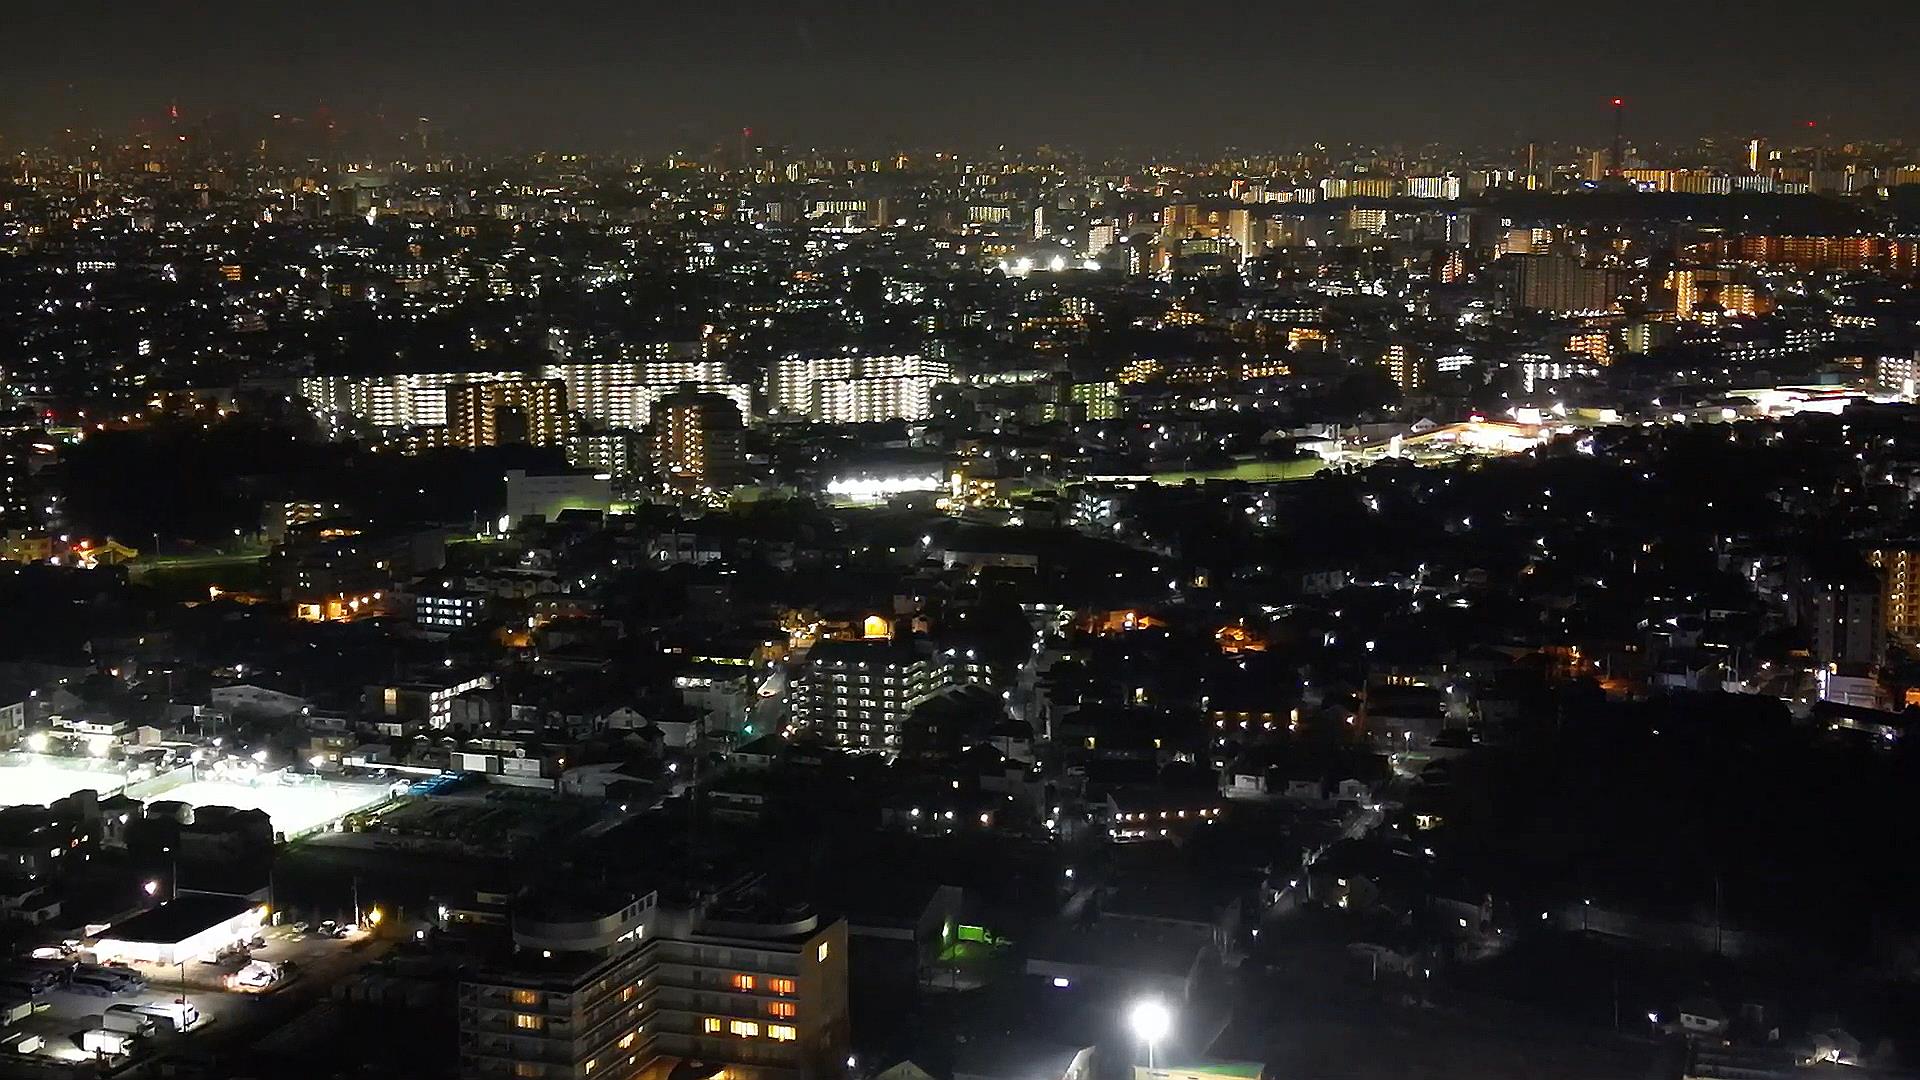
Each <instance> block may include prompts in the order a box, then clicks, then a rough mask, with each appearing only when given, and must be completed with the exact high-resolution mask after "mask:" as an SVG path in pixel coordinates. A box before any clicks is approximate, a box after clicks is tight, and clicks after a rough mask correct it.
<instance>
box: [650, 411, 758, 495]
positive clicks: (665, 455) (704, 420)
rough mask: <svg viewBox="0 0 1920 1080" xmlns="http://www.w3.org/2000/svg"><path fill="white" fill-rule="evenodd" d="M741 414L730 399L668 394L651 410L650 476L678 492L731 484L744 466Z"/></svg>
mask: <svg viewBox="0 0 1920 1080" xmlns="http://www.w3.org/2000/svg"><path fill="white" fill-rule="evenodd" d="M744 427H745V425H744V424H743V423H742V422H741V419H740V408H739V406H737V405H735V404H734V402H733V400H732V399H731V398H728V397H725V396H723V395H720V394H709V393H702V392H700V391H683V392H680V393H674V394H668V395H667V396H666V397H663V398H661V399H660V402H659V404H657V405H655V406H654V409H653V424H652V438H651V440H650V443H651V446H652V450H653V472H654V475H655V476H656V477H658V478H659V480H660V481H661V483H663V484H664V485H666V486H667V487H668V488H669V489H672V490H674V491H681V492H692V491H697V490H699V489H701V488H719V487H723V486H726V485H728V484H731V483H733V482H734V481H735V480H736V479H737V478H738V477H739V474H740V469H741V466H742V465H743V463H744V460H743V458H742V456H741V450H740V435H741V430H742V429H743V428H744Z"/></svg>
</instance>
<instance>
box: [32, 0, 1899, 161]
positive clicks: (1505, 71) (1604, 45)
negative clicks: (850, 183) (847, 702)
mask: <svg viewBox="0 0 1920 1080" xmlns="http://www.w3.org/2000/svg"><path fill="white" fill-rule="evenodd" d="M12 18H13V20H14V22H15V25H16V27H17V29H18V31H19V32H17V33H16V34H15V35H13V36H14V40H15V42H16V44H15V45H14V46H12V50H13V52H12V55H11V56H9V57H8V62H7V63H6V64H5V65H4V70H0V137H5V138H6V141H7V142H8V143H10V144H14V145H18V144H21V143H25V142H32V141H34V139H35V138H38V137H45V136H47V135H49V134H52V133H56V132H58V131H60V130H61V129H63V128H67V127H71V126H73V125H74V124H75V123H82V124H91V125H96V126H98V127H99V128H100V129H101V130H103V131H106V132H108V133H109V134H112V133H113V132H115V131H118V130H131V128H132V126H133V125H135V124H137V123H139V122H141V121H142V120H145V121H147V122H149V123H154V122H159V121H163V120H164V118H165V117H166V114H167V111H168V110H169V109H170V108H176V107H177V108H178V109H179V110H180V111H181V114H182V115H183V116H186V117H201V116H205V115H208V114H211V113H230V112H253V111H257V112H259V113H270V112H276V111H277V112H283V113H285V114H286V115H313V114H314V113H315V111H316V110H325V111H328V112H331V113H332V114H334V115H337V116H342V117H346V116H352V117H356V118H358V117H372V116H375V115H382V116H385V117H386V118H388V122H389V123H391V124H393V125H394V126H396V127H398V128H405V127H407V126H409V125H411V124H412V123H413V118H414V117H416V116H426V117H429V118H431V120H432V122H433V124H434V125H435V127H436V128H437V129H439V130H442V131H445V132H447V133H449V134H450V135H452V136H454V137H456V138H458V139H461V140H463V141H464V142H466V143H467V144H469V145H471V146H473V147H476V148H486V149H499V148H504V147H545V148H554V147H578V148H582V149H596V150H601V149H604V150H620V151H642V150H664V149H668V148H672V147H675V146H682V145H686V146H694V147H699V146H702V145H706V144H710V143H713V142H716V141H721V140H724V139H730V138H731V137H733V135H734V133H737V132H738V131H739V130H740V129H741V128H743V127H748V128H752V129H753V130H754V131H755V132H756V133H757V137H759V138H764V139H765V140H767V141H769V142H773V143H779V144H786V145H823V146H853V147H857V148H860V149H863V150H864V149H872V150H884V149H888V148H892V147H896V146H916V147H918V146H927V147H933V146H939V145H943V144H944V145H951V146H953V147H955V148H967V149H973V148H979V147H981V146H990V145H993V144H995V143H1006V144H1009V145H1038V144H1056V145H1073V146H1084V147H1089V148H1102V149H1104V148H1117V147H1126V146H1141V145H1156V146H1161V147H1167V146H1175V147H1181V146H1193V147H1215V146H1225V145H1233V146H1264V145H1276V144H1278V145H1291V144H1306V143H1311V142H1315V141H1323V142H1330V141H1360V142H1382V143H1402V144H1418V143H1422V142H1431V141H1454V142H1458V141H1469V142H1480V143H1515V142H1522V143H1523V142H1525V141H1528V140H1539V141H1567V142H1582V141H1586V142H1591V143H1596V144H1597V143H1599V142H1602V141H1604V140H1605V139H1606V138H1607V137H1608V134H1609V132H1610V119H1609V117H1608V115H1607V113H1608V108H1607V102H1608V101H1609V100H1610V99H1611V98H1613V97H1615V96H1620V97H1623V98H1624V99H1625V100H1626V101H1627V108H1628V135H1629V137H1630V138H1634V139H1640V140H1662V139H1676V138H1692V137H1696V136H1698V135H1700V134H1703V133H1710V132H1724V133H1728V134H1739V133H1751V134H1763V135H1767V136H1769V137H1779V136H1782V135H1784V134H1786V133H1787V132H1790V131H1793V130H1795V129H1796V128H1804V126H1805V125H1806V123H1807V122H1808V121H1814V122H1816V123H1818V124H1819V125H1820V126H1821V127H1822V128H1823V129H1831V130H1832V131H1833V132H1834V137H1835V138H1841V139H1845V138H1856V137H1865V138H1887V139H1912V138H1914V137H1915V136H1916V134H1920V104H1916V103H1915V102H1914V100H1913V99H1912V98H1911V96H1910V95H1906V94H1903V93H1902V92H1901V86H1900V78H1901V76H1900V72H1899V69H1898V67H1897V64H1896V63H1895V61H1896V59H1897V58H1898V57H1899V56H1902V55H1912V54H1913V53H1914V52H1915V51H1920V19H1916V18H1915V16H1914V14H1913V13H1912V11H1911V10H1910V9H1909V8H1906V7H1904V6H1902V5H1897V4H1881V5H1875V4H1868V5H1865V6H1864V7H1863V6H1859V5H1855V6H1851V7H1848V8H1846V9H1831V10H1807V9H1804V8H1800V7H1788V6H1787V5H1774V4H1771V3H1767V4H1760V5H1742V6H1740V7H1737V8H1735V7H1730V6H1727V5H1691V6H1686V7H1672V6H1666V5H1652V4H1634V5H1626V6H1618V7H1614V8H1608V9H1605V10H1589V9H1584V8H1578V9H1576V8H1570V7H1567V6H1556V5H1539V4H1520V3H1496V4H1488V5H1475V6H1474V7H1473V8H1472V9H1471V10H1458V9H1429V8H1425V7H1415V6H1411V5H1395V6H1390V7H1388V8H1387V9H1385V10H1375V11H1371V12H1369V13H1366V14H1353V13H1340V12H1327V11H1318V10H1306V9H1298V8H1275V7H1272V6H1263V7H1252V8H1229V9H1227V10H1222V11H1211V10H1209V11H1199V12H1192V11H1179V10H1161V9H1159V8H1156V7H1150V6H1143V5H1133V4H1125V3H1122V4H1109V5H1100V6H1097V7H1095V6H1090V5H1084V4H1078V3H1070V4H1057V5H1049V6H1046V7H1044V8H1042V9H1039V10H1028V9H1024V8H1019V7H1014V6H1010V5H1000V4H986V5H975V6H972V7H969V8H968V9H966V10H965V11H963V12H957V11H951V10H946V9H932V8H928V7H919V6H905V7H896V6H893V5H876V4H859V3H856V4H848V5H842V6H839V7H836V8H833V9H831V10H828V11H824V12H819V11H805V12H799V13H796V12H793V11H790V10H788V9H786V8H784V7H782V6H777V5H766V4H758V3H749V4H744V5H735V6H732V7H728V8H725V9H719V10H711V11H709V10H695V11H687V10H673V9H671V8H665V7H661V6H658V5H615V6H610V5H606V4H588V3H564V2H563V3H560V4H549V5H541V6H540V7H538V8H537V9H534V8H524V7H521V6H518V5H488V4H462V5H448V4H438V3H426V4H415V5H408V6H407V7H406V8H405V9H403V10H392V9H390V8H387V7H381V6H377V5H372V4H369V3H363V2H360V0H346V2H344V3H342V4H337V5H334V6H332V7H330V8H329V9H328V13H327V16H326V17H325V18H321V19H315V18H311V17H307V16H306V15H305V14H304V13H297V12H294V11H292V10H290V9H273V8H269V9H264V10H258V9H253V8H249V9H247V10H246V11H245V12H240V11H238V10H236V9H235V5H230V4H219V3H216V4H210V5H200V6H196V7H195V9H194V10H192V11H187V12H178V11H163V10H161V9H158V8H152V9H148V8H139V9H133V8H127V9H120V8H114V7H111V6H108V5H61V6H59V7H57V8H55V7H52V6H50V5H29V6H28V10H26V11H23V12H16V13H14V14H13V16H12ZM27 43H32V45H31V47H23V46H25V45H26V44H27ZM1876 58H1884V59H1879V60H1876ZM1789 68H1790V69H1791V70H1792V72H1793V78H1792V79H1784V78H1781V77H1780V72H1781V71H1782V70H1783V69H1789ZM77 117H79V118H89V119H80V120H76V118H77Z"/></svg>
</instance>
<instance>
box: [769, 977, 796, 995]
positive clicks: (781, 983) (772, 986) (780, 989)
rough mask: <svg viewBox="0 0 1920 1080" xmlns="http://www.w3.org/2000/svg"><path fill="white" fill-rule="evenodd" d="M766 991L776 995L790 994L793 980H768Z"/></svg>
mask: <svg viewBox="0 0 1920 1080" xmlns="http://www.w3.org/2000/svg"><path fill="white" fill-rule="evenodd" d="M767 989H769V990H771V991H773V992H774V993H776V994H791V993H793V980H792V979H768V980H767Z"/></svg>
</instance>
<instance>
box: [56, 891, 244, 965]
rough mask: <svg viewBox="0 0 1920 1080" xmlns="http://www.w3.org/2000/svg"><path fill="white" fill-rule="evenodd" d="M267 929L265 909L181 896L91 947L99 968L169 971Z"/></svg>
mask: <svg viewBox="0 0 1920 1080" xmlns="http://www.w3.org/2000/svg"><path fill="white" fill-rule="evenodd" d="M266 925H267V905H266V904H264V903H262V902H260V901H258V900H254V899H252V898H250V897H245V896H230V895H228V894H225V893H183V894H181V895H179V896H176V897H174V898H173V899H171V900H169V901H167V902H166V903H164V904H161V905H160V906H158V907H154V908H149V909H148V910H146V911H143V912H141V913H140V914H138V915H135V916H134V917H133V918H131V919H128V920H126V921H125V922H121V923H117V924H115V925H113V926H111V927H109V928H108V929H107V930H106V932H105V933H103V934H101V935H100V938H99V940H98V941H97V942H96V943H95V944H94V947H93V951H94V955H95V956H97V957H98V958H99V960H100V962H101V963H103V964H106V963H112V962H114V961H122V962H126V963H142V964H155V965H158V966H160V967H174V966H177V965H180V964H186V963H191V962H192V961H195V960H198V959H200V958H201V957H206V956H213V955H214V954H216V953H218V952H219V951H220V950H222V949H225V948H227V947H228V946H231V945H235V944H238V943H240V942H243V941H247V940H250V939H251V938H253V937H254V936H256V935H258V934H259V933H260V931H261V929H262V928H264V927H265V926H266Z"/></svg>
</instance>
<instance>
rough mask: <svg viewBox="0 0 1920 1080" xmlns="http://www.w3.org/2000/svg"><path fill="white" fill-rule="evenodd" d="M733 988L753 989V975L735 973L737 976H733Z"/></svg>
mask: <svg viewBox="0 0 1920 1080" xmlns="http://www.w3.org/2000/svg"><path fill="white" fill-rule="evenodd" d="M733 988H734V989H735V990H751V989H753V976H751V975H735V976H734V977H733Z"/></svg>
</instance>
